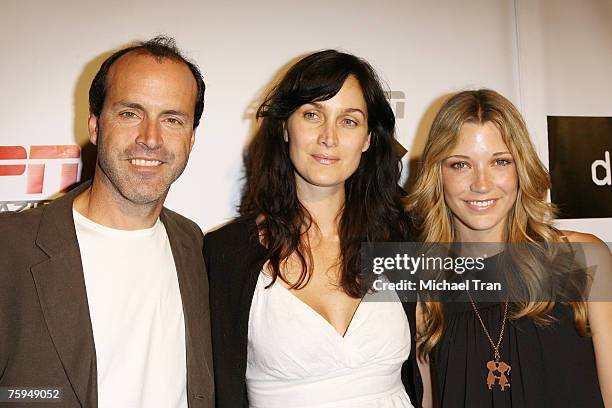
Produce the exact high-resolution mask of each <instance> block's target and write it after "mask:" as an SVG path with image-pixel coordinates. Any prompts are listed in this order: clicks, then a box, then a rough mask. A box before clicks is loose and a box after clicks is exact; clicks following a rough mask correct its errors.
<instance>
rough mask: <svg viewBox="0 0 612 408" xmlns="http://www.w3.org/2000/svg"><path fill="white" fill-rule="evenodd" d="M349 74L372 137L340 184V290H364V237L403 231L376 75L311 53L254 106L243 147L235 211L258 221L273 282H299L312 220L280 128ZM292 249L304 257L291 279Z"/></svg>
mask: <svg viewBox="0 0 612 408" xmlns="http://www.w3.org/2000/svg"><path fill="white" fill-rule="evenodd" d="M349 75H352V76H353V77H355V78H356V79H357V81H358V82H359V84H360V86H361V90H362V92H363V96H364V98H365V101H366V105H367V111H368V131H369V132H370V135H371V140H370V147H369V149H368V150H366V151H365V152H364V153H362V155H361V160H360V163H359V166H358V168H357V170H356V171H355V173H353V174H352V175H351V176H350V177H349V178H348V180H347V181H346V182H345V184H344V189H345V198H346V200H345V203H344V208H343V209H342V213H341V215H340V216H339V217H338V222H339V225H338V231H339V238H340V259H339V260H338V263H337V266H339V268H340V280H339V285H340V286H341V287H342V289H343V290H344V291H345V293H347V294H348V295H349V296H352V297H361V296H363V294H364V293H365V285H362V284H361V283H362V279H361V277H360V273H361V255H360V249H361V243H362V242H375V241H389V240H397V241H399V240H403V239H405V237H406V235H407V233H408V222H407V219H406V216H405V213H404V210H403V205H402V201H401V199H402V196H403V194H402V193H403V190H401V188H400V187H399V186H398V182H399V177H400V172H401V163H400V161H399V158H398V157H397V155H396V150H395V141H394V138H395V117H394V115H393V111H392V110H391V107H390V106H389V103H388V102H387V100H386V98H385V93H384V91H383V88H382V86H381V83H380V80H379V78H378V75H377V74H376V72H375V71H374V69H373V68H372V67H371V66H370V64H368V63H367V62H366V61H364V60H363V59H360V58H358V57H356V56H354V55H351V54H347V53H343V52H338V51H336V50H324V51H319V52H315V53H313V54H310V55H308V56H306V57H304V58H302V59H301V60H299V61H298V62H297V63H296V64H295V65H293V66H292V67H291V68H290V69H289V70H288V71H287V73H286V74H285V75H284V77H283V78H282V79H281V81H280V82H279V83H278V84H277V85H276V86H275V87H274V88H273V89H272V91H271V92H270V93H269V94H268V95H267V97H266V98H265V100H264V102H263V103H262V104H261V105H260V106H259V109H258V110H257V118H258V119H261V121H260V127H259V129H258V132H257V134H256V135H255V138H254V139H253V141H252V143H251V144H250V146H249V148H248V150H247V153H246V160H245V163H246V183H245V187H244V190H243V195H242V200H241V204H240V214H241V215H242V216H243V217H257V219H258V220H259V226H258V227H259V228H258V234H259V237H260V238H261V240H262V242H264V243H265V246H266V248H267V254H266V260H267V261H269V265H270V266H271V269H272V271H271V273H272V283H274V282H275V281H276V279H277V278H278V277H280V279H282V280H283V281H284V282H286V283H287V284H288V285H291V288H292V289H299V288H302V287H304V286H305V285H306V284H307V283H308V281H309V279H310V270H312V265H313V259H312V253H311V250H310V247H309V245H308V239H307V232H308V231H309V229H310V228H312V227H314V228H317V225H316V223H315V222H314V220H313V219H312V217H311V215H310V214H309V212H308V210H307V209H306V208H305V207H304V206H303V205H302V203H300V201H299V199H298V196H297V190H296V182H295V169H294V167H293V164H292V162H291V159H290V157H289V146H288V143H286V142H285V140H284V139H283V131H284V129H285V124H286V122H287V120H288V119H289V117H290V116H291V114H292V113H293V112H294V111H295V110H296V109H298V108H299V107H300V106H302V105H304V104H306V103H311V102H317V101H325V100H328V99H330V98H332V97H334V95H336V94H337V93H338V91H339V90H340V88H342V85H343V84H344V82H345V81H346V79H347V78H348V77H349ZM292 254H296V255H297V258H298V259H299V261H300V262H301V265H302V272H301V275H300V277H299V279H298V280H297V281H295V282H293V283H290V282H288V281H287V280H286V279H285V277H284V276H283V274H282V272H281V265H283V263H284V262H285V261H287V260H288V258H289V257H290V256H291V255H292ZM309 265H310V268H309Z"/></svg>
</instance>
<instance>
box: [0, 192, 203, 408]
mask: <svg viewBox="0 0 612 408" xmlns="http://www.w3.org/2000/svg"><path fill="white" fill-rule="evenodd" d="M86 187H87V184H86V185H83V186H81V187H79V188H77V189H75V190H73V191H71V192H70V193H68V194H66V195H65V196H64V197H62V198H60V199H58V200H55V201H54V202H52V203H50V204H49V205H46V206H43V207H39V208H36V209H32V210H28V211H25V212H22V213H11V214H9V213H2V214H0V387H8V386H11V387H62V389H63V401H62V402H61V403H59V404H58V403H50V404H45V403H36V406H40V407H44V406H50V407H51V406H54V407H58V406H61V407H93V408H95V407H97V406H98V394H97V371H96V351H95V345H94V340H93V332H92V328H91V320H90V316H89V307H88V304H87V293H86V290H85V281H84V278H83V267H82V264H81V254H80V251H79V245H78V242H77V237H76V232H75V228H74V220H73V218H72V202H73V200H74V198H75V197H76V196H77V195H78V194H79V193H80V192H81V191H83V190H84V189H85V188H86ZM160 219H161V221H162V222H163V223H164V226H165V227H166V231H167V234H168V239H169V240H170V247H171V248H172V255H173V256H174V262H175V265H176V271H177V274H178V283H179V289H180V292H181V299H182V302H183V313H184V317H185V342H186V352H187V400H188V402H189V407H191V408H210V407H213V406H214V395H213V392H214V391H213V390H214V384H213V370H212V351H211V334H210V310H209V302H208V278H207V274H206V269H205V266H204V260H203V257H202V232H201V231H200V228H199V227H198V226H197V225H196V224H195V223H194V222H192V221H190V220H188V219H187V218H185V217H182V216H180V215H178V214H176V213H174V212H172V211H170V210H168V209H166V208H164V209H163V210H162V212H161V216H160ZM109 255H110V254H109ZM108 301H109V302H112V301H113V300H112V299H109V300H108ZM11 406H15V407H17V406H27V405H26V404H24V405H21V404H19V405H17V404H16V405H11Z"/></svg>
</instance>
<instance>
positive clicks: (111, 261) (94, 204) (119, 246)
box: [0, 37, 214, 408]
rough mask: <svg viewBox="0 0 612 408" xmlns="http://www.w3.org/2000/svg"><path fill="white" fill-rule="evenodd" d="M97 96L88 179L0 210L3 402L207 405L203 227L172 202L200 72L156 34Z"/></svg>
mask: <svg viewBox="0 0 612 408" xmlns="http://www.w3.org/2000/svg"><path fill="white" fill-rule="evenodd" d="M89 103H90V115H89V121H88V125H89V137H90V140H91V142H92V143H93V144H96V145H97V146H98V156H97V161H96V169H95V175H94V178H93V181H92V182H91V183H90V184H89V183H88V184H86V185H84V186H82V187H80V188H77V189H75V190H73V191H71V192H70V193H68V194H66V195H65V196H64V197H62V198H60V199H58V200H56V201H54V202H52V203H51V204H49V205H48V206H45V207H44V208H37V209H35V210H30V211H26V212H24V213H19V214H2V215H1V216H0V231H1V236H0V248H1V249H0V250H1V256H0V397H3V398H5V401H6V398H8V397H7V396H6V395H4V396H3V395H2V388H1V387H10V389H13V390H14V389H24V388H25V389H27V388H28V387H34V388H35V389H52V388H61V391H62V393H63V396H62V400H61V401H58V402H57V403H55V404H53V402H54V401H53V399H48V401H50V403H49V405H48V406H61V407H97V406H99V407H111V408H115V407H146V408H149V407H164V408H166V407H177V408H178V407H181V408H183V407H187V406H189V407H212V406H213V401H214V397H213V378H212V356H211V344H210V319H209V309H208V283H207V277H206V271H205V267H204V262H203V259H202V252H201V247H202V233H201V231H200V229H199V228H198V226H197V225H196V224H195V223H193V222H192V221H189V220H188V219H186V218H184V217H182V216H180V215H178V214H176V213H174V212H172V211H170V210H168V209H165V208H163V203H164V199H165V198H166V195H167V193H168V189H169V188H170V185H171V184H172V182H174V180H176V179H177V178H178V177H179V175H180V174H181V173H182V171H183V170H184V168H185V166H186V164H187V159H188V157H189V153H190V151H191V147H192V146H193V143H194V140H195V130H196V128H197V126H198V123H199V120H200V116H201V114H202V108H203V103H204V82H203V80H202V77H201V74H200V72H199V70H198V68H197V67H196V66H195V65H194V64H192V63H191V62H189V61H187V60H186V59H185V58H184V57H183V56H182V55H181V53H180V51H179V50H178V49H177V48H176V46H175V44H174V40H172V39H169V38H166V37H156V38H154V39H152V40H150V41H147V42H145V43H139V44H137V45H135V46H133V47H129V48H126V49H123V50H121V51H118V52H116V53H115V54H113V55H112V56H111V57H109V58H108V59H107V60H106V61H105V62H104V63H103V64H102V67H101V68H100V71H99V72H98V74H97V75H96V77H95V78H94V80H93V83H92V85H91V88H90V92H89ZM7 392H9V390H7V389H5V390H4V393H5V394H6V393H7ZM13 394H14V391H13ZM39 395H40V393H39ZM0 401H1V400H0ZM11 401H19V400H14V399H11ZM21 401H23V399H21ZM56 401H57V399H56ZM36 405H37V406H43V405H39V404H36Z"/></svg>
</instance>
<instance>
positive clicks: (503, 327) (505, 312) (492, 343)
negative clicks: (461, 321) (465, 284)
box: [467, 291, 508, 361]
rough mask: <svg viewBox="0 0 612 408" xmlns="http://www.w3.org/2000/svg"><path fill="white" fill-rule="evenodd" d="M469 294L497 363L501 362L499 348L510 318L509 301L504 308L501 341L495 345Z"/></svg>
mask: <svg viewBox="0 0 612 408" xmlns="http://www.w3.org/2000/svg"><path fill="white" fill-rule="evenodd" d="M467 294H468V296H469V298H470V303H471V304H472V307H473V308H474V312H475V313H476V317H478V321H479V322H480V325H481V326H482V330H484V332H485V334H486V336H487V339H488V340H489V343H491V347H493V351H494V356H495V361H499V360H500V359H501V355H500V354H499V346H500V345H501V341H502V338H503V337H504V329H505V328H506V318H507V317H508V301H507V300H506V304H505V306H504V317H503V318H502V324H501V329H500V330H499V339H497V344H495V343H494V342H493V339H492V338H491V335H490V334H489V331H488V330H487V327H486V326H485V324H484V322H483V321H482V317H480V313H478V309H477V308H476V304H475V303H474V299H472V295H470V292H469V291H467Z"/></svg>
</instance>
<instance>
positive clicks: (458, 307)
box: [431, 257, 604, 408]
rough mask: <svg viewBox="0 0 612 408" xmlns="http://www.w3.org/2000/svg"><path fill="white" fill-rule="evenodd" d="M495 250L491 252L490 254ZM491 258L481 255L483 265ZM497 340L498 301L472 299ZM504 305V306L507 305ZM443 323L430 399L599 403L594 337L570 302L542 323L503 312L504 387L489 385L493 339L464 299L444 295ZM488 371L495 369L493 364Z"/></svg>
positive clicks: (484, 403)
mask: <svg viewBox="0 0 612 408" xmlns="http://www.w3.org/2000/svg"><path fill="white" fill-rule="evenodd" d="M493 258H495V257H493ZM493 264H494V262H493V261H490V260H487V262H485V271H486V270H491V268H492V267H493ZM476 307H477V308H478V310H479V313H480V316H481V317H482V320H483V322H484V324H485V326H486V327H487V330H489V333H490V335H491V338H492V339H493V342H495V343H497V340H498V339H499V331H500V325H501V319H502V317H503V314H504V304H503V303H490V302H489V303H477V304H476ZM513 307H514V306H513V305H510V309H509V312H508V313H509V314H510V313H511V312H512V310H513ZM442 308H443V312H444V318H445V326H444V330H443V333H442V337H441V339H440V341H439V343H438V344H437V345H436V346H435V347H434V349H433V350H432V354H431V369H432V379H433V384H432V386H433V388H434V395H435V396H437V397H436V398H435V399H434V400H435V401H436V402H437V406H441V407H469V408H472V407H478V408H484V407H496V408H498V407H547V408H548V407H589V408H594V407H603V406H604V405H603V401H602V397H601V392H600V389H599V381H598V378H597V370H596V366H595V354H594V351H593V342H592V340H591V338H590V337H582V336H580V335H579V334H578V332H577V330H576V327H575V325H574V316H573V309H572V308H571V307H570V306H568V305H565V304H562V303H556V304H555V307H554V309H553V313H552V315H553V317H554V318H555V321H554V322H553V323H552V324H550V325H548V326H545V327H542V326H538V325H536V324H535V323H534V322H533V320H532V319H530V318H527V317H525V318H521V319H518V320H507V321H506V328H505V333H504V336H503V339H502V342H501V346H500V354H501V361H503V362H506V363H507V364H509V365H510V367H511V370H510V372H509V375H508V377H507V378H508V382H509V383H510V387H509V388H506V389H505V391H502V390H501V387H500V385H499V381H498V380H496V381H495V384H494V385H493V386H492V389H491V390H489V388H488V386H487V376H488V374H489V370H488V368H487V362H488V361H490V360H493V347H492V346H491V344H490V342H489V340H488V338H487V336H486V335H485V333H484V330H483V328H482V326H481V324H480V322H479V321H478V318H477V317H476V314H475V312H474V309H473V307H472V304H471V303H469V302H448V303H443V306H442ZM494 375H496V376H500V373H499V372H497V371H495V372H494Z"/></svg>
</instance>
